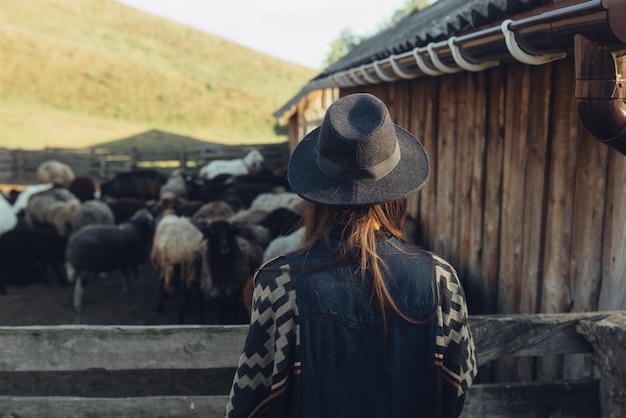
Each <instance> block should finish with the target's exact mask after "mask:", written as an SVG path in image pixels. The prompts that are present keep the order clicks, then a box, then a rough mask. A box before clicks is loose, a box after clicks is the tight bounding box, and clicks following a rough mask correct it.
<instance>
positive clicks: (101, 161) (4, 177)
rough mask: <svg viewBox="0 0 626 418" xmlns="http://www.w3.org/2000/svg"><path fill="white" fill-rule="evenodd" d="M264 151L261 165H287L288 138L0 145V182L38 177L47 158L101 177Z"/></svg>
mask: <svg viewBox="0 0 626 418" xmlns="http://www.w3.org/2000/svg"><path fill="white" fill-rule="evenodd" d="M252 148H257V149H258V150H259V151H260V152H261V154H263V157H264V159H265V160H264V162H263V167H264V168H268V169H270V170H274V171H275V170H281V169H284V168H286V167H287V161H288V160H289V145H288V143H287V142H284V143H278V144H261V145H221V144H212V143H207V145H206V146H203V147H202V148H198V149H196V150H192V151H142V150H138V149H128V150H127V149H123V150H119V149H115V150H114V149H104V148H90V149H63V148H48V149H45V150H21V149H6V148H0V183H5V184H32V183H36V181H37V176H36V172H37V167H39V164H41V163H42V162H44V161H46V160H58V161H61V162H64V163H66V164H68V165H69V166H70V167H72V170H73V171H74V173H75V174H76V175H77V176H89V177H91V178H93V179H94V180H97V181H101V180H104V179H108V178H110V177H111V176H113V175H114V174H115V173H116V172H119V171H126V170H130V169H132V168H135V167H142V168H155V169H157V170H159V171H161V172H163V173H164V174H169V173H170V172H171V171H173V170H174V169H177V168H185V169H186V170H188V171H190V172H197V171H198V170H199V169H200V167H201V166H203V165H205V164H207V163H208V162H209V161H213V160H231V159H235V158H241V157H243V156H244V155H245V154H246V153H247V152H248V151H249V150H250V149H252Z"/></svg>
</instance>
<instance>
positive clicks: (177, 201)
mask: <svg viewBox="0 0 626 418" xmlns="http://www.w3.org/2000/svg"><path fill="white" fill-rule="evenodd" d="M204 205H205V203H204V202H200V201H197V200H191V201H190V200H187V199H183V198H179V197H176V196H173V195H167V196H165V197H162V198H161V199H160V200H159V201H158V202H156V204H155V205H154V208H153V209H152V213H153V214H154V215H155V216H156V217H157V222H158V218H159V217H161V216H163V215H164V214H165V213H173V214H176V215H178V216H184V217H186V218H191V217H192V216H193V215H194V214H195V213H197V212H198V211H199V210H200V209H201V208H202V206H204Z"/></svg>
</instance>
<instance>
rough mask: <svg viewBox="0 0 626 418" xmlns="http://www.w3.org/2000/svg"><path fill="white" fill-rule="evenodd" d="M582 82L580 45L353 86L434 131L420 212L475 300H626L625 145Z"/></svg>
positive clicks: (500, 375) (596, 303)
mask: <svg viewBox="0 0 626 418" xmlns="http://www.w3.org/2000/svg"><path fill="white" fill-rule="evenodd" d="M575 83H576V80H575V74H574V60H573V58H568V59H564V60H560V61H557V62H553V63H550V64H546V65H542V66H537V67H532V66H527V65H524V64H521V63H511V64H507V65H503V66H499V67H496V68H493V69H489V70H487V71H484V72H481V73H467V72H463V73H457V74H453V75H445V76H440V77H424V78H418V79H415V80H410V81H405V80H402V81H398V82H395V83H385V84H379V85H375V86H361V87H359V88H358V89H355V88H352V89H345V90H342V91H341V95H345V94H348V93H353V92H356V91H367V92H371V93H373V94H375V95H377V96H379V97H380V98H381V99H382V100H383V101H385V102H386V103H387V105H388V106H389V108H390V113H391V115H392V118H394V121H395V122H396V123H398V124H399V125H401V126H403V127H405V128H407V129H408V130H409V131H411V132H412V133H413V134H414V135H416V136H417V137H418V138H419V139H420V140H422V142H423V144H424V146H425V147H426V149H427V151H428V154H429V156H430V158H431V178H430V179H429V181H428V183H427V184H426V186H424V188H423V189H422V190H421V191H420V192H419V193H418V194H416V195H414V196H412V198H411V204H410V207H411V210H412V213H411V216H413V217H414V218H416V219H418V220H419V221H420V224H421V226H422V227H423V228H424V230H423V234H422V235H423V238H424V243H423V244H424V245H425V246H426V247H427V248H429V249H431V250H433V251H435V252H437V253H439V254H440V255H442V256H443V257H444V258H446V259H448V260H449V261H450V262H451V263H452V264H453V265H454V266H455V268H456V269H457V270H458V272H459V274H460V276H461V279H462V281H463V284H464V286H465V290H466V293H467V295H468V305H469V309H470V313H472V314H494V313H498V314H515V313H563V312H588V311H597V310H612V309H625V308H626V284H625V281H624V280H623V276H624V271H626V261H624V260H625V259H626V258H625V257H624V256H623V254H625V253H626V233H625V232H626V228H624V219H626V189H625V188H624V187H623V185H624V184H625V183H626V156H624V155H622V154H620V153H618V152H617V151H615V150H613V149H611V148H609V147H608V146H606V145H604V144H603V143H601V142H600V141H598V140H596V139H594V138H593V137H592V136H591V135H590V134H589V133H588V132H587V131H586V130H585V128H584V127H583V126H582V124H581V123H580V121H579V117H578V113H577V106H576V100H575V97H574V95H573V92H574V91H575ZM564 362H565V363H564ZM535 363H537V364H535ZM500 365H502V370H501V371H498V370H496V372H495V376H494V377H495V378H496V379H498V380H501V379H512V380H516V379H528V378H533V377H534V378H538V379H553V378H558V377H568V378H570V377H580V376H589V375H590V374H591V365H590V363H589V361H588V359H583V360H582V361H580V360H576V361H573V362H571V361H570V359H565V360H564V359H563V358H562V357H557V356H552V357H550V356H547V357H544V358H543V359H541V361H535V360H524V361H523V362H519V361H517V360H514V361H512V362H511V363H510V364H507V360H503V361H502V362H501V363H500Z"/></svg>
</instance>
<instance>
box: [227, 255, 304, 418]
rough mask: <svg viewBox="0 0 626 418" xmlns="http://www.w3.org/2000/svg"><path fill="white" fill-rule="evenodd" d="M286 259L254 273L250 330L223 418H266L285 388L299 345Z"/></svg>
mask: <svg viewBox="0 0 626 418" xmlns="http://www.w3.org/2000/svg"><path fill="white" fill-rule="evenodd" d="M284 262H285V258H284V257H279V258H276V259H273V260H271V261H269V262H268V263H266V264H265V265H264V266H263V267H262V268H261V269H260V270H259V271H258V273H257V274H256V275H255V278H254V296H253V304H252V313H251V314H252V315H251V319H250V328H249V330H248V335H247V337H246V341H245V344H244V348H243V352H242V354H241V356H240V358H239V364H238V367H237V372H236V373H235V376H234V379H233V384H232V387H231V391H230V396H229V400H228V404H227V406H226V413H225V415H224V416H225V417H229V418H234V417H237V418H239V417H266V416H268V413H269V412H268V411H269V410H270V408H271V407H272V404H275V402H276V399H277V398H280V397H281V394H282V393H283V392H284V391H285V389H286V386H287V385H286V382H287V380H288V377H289V374H290V372H291V371H292V370H293V363H294V350H295V347H296V344H298V345H299V338H298V331H299V329H298V327H297V323H296V321H297V308H296V302H295V289H294V286H293V282H292V280H291V278H290V276H289V272H288V269H287V268H286V267H287V266H286V265H284V264H285V263H284Z"/></svg>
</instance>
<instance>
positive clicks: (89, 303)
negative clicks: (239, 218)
mask: <svg viewBox="0 0 626 418" xmlns="http://www.w3.org/2000/svg"><path fill="white" fill-rule="evenodd" d="M7 291H8V294H6V295H0V326H19V325H63V324H84V325H171V324H177V323H178V321H177V314H176V309H175V305H174V303H173V302H174V301H173V300H171V301H168V302H169V303H166V305H165V310H164V312H162V313H157V311H156V304H157V301H158V280H157V277H156V273H155V272H154V270H153V269H152V267H151V266H150V264H149V263H146V264H144V266H142V268H141V289H140V291H134V292H132V293H129V294H125V293H124V292H123V290H122V276H121V275H120V274H117V273H114V274H111V275H110V276H108V277H104V278H100V279H98V280H96V281H93V282H91V283H89V284H88V285H87V286H86V287H85V293H84V299H83V304H84V310H83V312H81V313H80V314H77V313H75V312H74V309H73V307H72V287H71V286H61V285H59V284H58V283H57V282H56V281H54V280H52V281H51V283H50V284H43V283H37V284H31V285H28V286H25V287H8V289H7ZM189 322H193V321H191V320H190V321H189ZM233 373H234V369H218V370H210V371H202V370H177V371H158V370H157V371H140V372H119V371H115V372H107V371H104V370H100V371H94V370H89V371H85V372H67V373H66V372H63V373H30V372H29V373H25V372H24V373H19V374H18V375H16V374H15V373H12V374H10V375H9V374H7V373H2V372H0V394H2V395H31V396H32V395H44V396H98V397H101V396H102V397H124V396H148V395H154V396H157V395H188V396H193V395H216V394H227V393H228V391H229V390H230V383H231V382H232V376H233Z"/></svg>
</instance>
